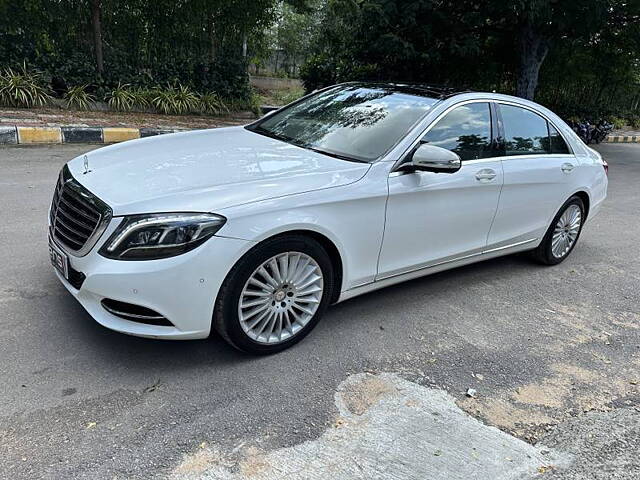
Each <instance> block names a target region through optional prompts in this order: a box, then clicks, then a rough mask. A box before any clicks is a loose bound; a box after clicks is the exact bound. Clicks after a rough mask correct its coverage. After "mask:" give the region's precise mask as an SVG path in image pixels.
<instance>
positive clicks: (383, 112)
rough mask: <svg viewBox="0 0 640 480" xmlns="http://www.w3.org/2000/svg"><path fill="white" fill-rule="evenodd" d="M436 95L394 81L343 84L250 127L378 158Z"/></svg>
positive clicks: (355, 156)
mask: <svg viewBox="0 0 640 480" xmlns="http://www.w3.org/2000/svg"><path fill="white" fill-rule="evenodd" d="M436 101H437V100H436V99H433V98H429V97H424V96H421V95H418V94H415V93H412V92H411V91H410V90H408V91H407V92H404V91H401V90H400V89H398V88H397V87H392V86H389V87H385V86H377V85H376V86H362V85H341V86H338V87H335V88H331V89H329V90H325V91H323V92H319V93H318V94H316V95H313V96H311V97H309V98H307V99H305V100H303V101H301V102H300V103H297V104H295V105H293V106H291V107H289V108H286V109H284V110H283V111H280V112H276V113H274V114H273V115H271V116H269V117H267V118H265V119H264V120H262V121H260V122H258V123H257V124H254V125H252V126H250V127H248V128H249V129H250V130H252V131H254V132H256V133H261V134H263V135H267V136H270V137H274V138H277V139H280V140H283V141H285V142H288V143H292V144H294V145H298V146H300V147H303V148H308V149H310V150H315V151H318V152H320V153H325V154H327V155H333V156H336V157H338V158H344V159H346V160H357V161H363V162H372V161H374V160H376V159H378V158H380V157H381V156H382V155H383V154H385V153H386V152H387V151H389V150H390V149H391V148H392V147H393V146H395V144H396V143H398V142H399V141H400V139H402V137H403V136H404V135H406V134H407V133H409V130H410V129H411V127H412V126H413V125H414V124H415V123H416V122H417V121H418V120H419V119H420V118H422V117H423V116H424V115H425V114H426V113H427V112H428V111H429V110H430V109H431V107H432V106H433V105H434V104H435V103H436Z"/></svg>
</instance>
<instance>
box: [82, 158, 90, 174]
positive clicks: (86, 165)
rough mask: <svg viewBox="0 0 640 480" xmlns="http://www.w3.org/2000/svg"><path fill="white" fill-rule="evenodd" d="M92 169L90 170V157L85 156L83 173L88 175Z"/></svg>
mask: <svg viewBox="0 0 640 480" xmlns="http://www.w3.org/2000/svg"><path fill="white" fill-rule="evenodd" d="M90 171H91V170H89V157H87V156H86V155H85V156H84V172H82V174H83V175H86V174H87V173H89V172H90Z"/></svg>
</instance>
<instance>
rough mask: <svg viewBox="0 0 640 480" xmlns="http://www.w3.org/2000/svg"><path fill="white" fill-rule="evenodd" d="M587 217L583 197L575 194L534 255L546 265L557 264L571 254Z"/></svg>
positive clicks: (565, 205) (558, 215) (556, 218)
mask: <svg viewBox="0 0 640 480" xmlns="http://www.w3.org/2000/svg"><path fill="white" fill-rule="evenodd" d="M584 218H585V208H584V203H583V201H582V199H581V198H580V197H578V196H573V197H571V198H570V199H569V200H567V201H566V203H565V204H564V205H563V206H562V208H560V211H559V212H558V214H557V215H556V216H555V218H554V219H553V221H552V222H551V225H550V226H549V229H548V230H547V232H546V234H545V236H544V238H543V239H542V242H540V245H539V246H538V248H536V249H535V250H533V252H532V254H533V257H534V258H535V259H536V260H538V261H539V262H541V263H544V264H546V265H557V264H558V263H560V262H562V261H563V260H564V259H565V258H567V257H568V256H569V254H570V253H571V251H572V250H573V248H574V247H575V246H576V243H577V242H578V238H579V237H580V232H581V231H582V225H583V223H584Z"/></svg>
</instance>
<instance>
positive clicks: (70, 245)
mask: <svg viewBox="0 0 640 480" xmlns="http://www.w3.org/2000/svg"><path fill="white" fill-rule="evenodd" d="M49 215H50V217H49V221H50V229H51V235H52V237H53V238H54V239H55V240H56V242H57V243H58V244H60V245H61V246H62V247H64V248H65V250H67V251H68V252H69V253H73V254H75V255H78V256H82V255H85V254H86V253H87V252H88V251H89V250H91V248H92V247H93V245H95V242H96V241H97V240H98V238H99V237H100V235H101V234H102V232H103V231H104V229H105V228H106V226H107V224H108V223H109V220H110V219H111V209H110V208H109V206H108V205H107V204H106V203H104V202H103V201H102V200H100V199H99V198H98V197H96V196H95V195H93V194H92V193H91V192H90V191H89V190H87V189H86V188H85V187H83V186H82V185H80V183H78V182H77V181H76V180H75V179H74V178H73V176H72V175H71V172H69V168H68V167H67V166H66V165H65V166H64V168H63V169H62V172H60V178H59V179H58V183H57V185H56V190H55V193H54V194H53V201H52V203H51V209H50V212H49Z"/></svg>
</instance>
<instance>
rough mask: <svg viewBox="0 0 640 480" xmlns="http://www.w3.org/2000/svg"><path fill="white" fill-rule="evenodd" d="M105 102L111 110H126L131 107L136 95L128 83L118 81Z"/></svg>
mask: <svg viewBox="0 0 640 480" xmlns="http://www.w3.org/2000/svg"><path fill="white" fill-rule="evenodd" d="M106 99H107V104H108V105H109V108H111V109H112V110H118V111H120V112H126V111H129V110H131V107H133V105H134V103H135V100H136V97H135V95H134V93H133V92H132V91H131V90H130V88H129V84H124V85H122V84H121V83H120V82H118V86H117V87H116V88H114V89H113V90H111V91H110V92H109V93H108V94H107V96H106Z"/></svg>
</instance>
